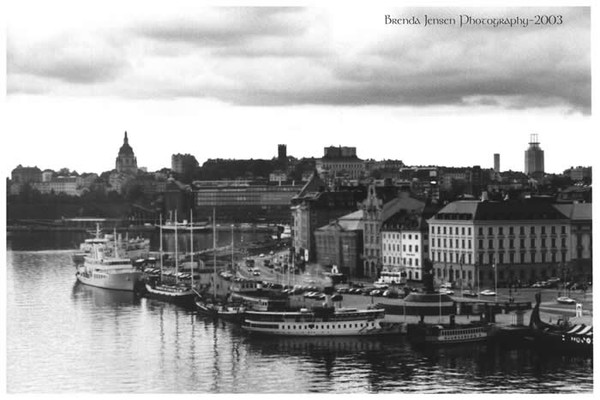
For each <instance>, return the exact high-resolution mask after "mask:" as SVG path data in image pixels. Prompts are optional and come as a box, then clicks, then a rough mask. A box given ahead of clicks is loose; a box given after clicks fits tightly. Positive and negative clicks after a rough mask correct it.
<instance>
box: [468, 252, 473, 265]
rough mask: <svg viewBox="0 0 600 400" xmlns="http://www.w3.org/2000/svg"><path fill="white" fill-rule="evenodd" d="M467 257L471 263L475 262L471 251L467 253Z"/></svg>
mask: <svg viewBox="0 0 600 400" xmlns="http://www.w3.org/2000/svg"><path fill="white" fill-rule="evenodd" d="M467 258H468V260H469V264H473V257H472V254H471V253H469V254H467Z"/></svg>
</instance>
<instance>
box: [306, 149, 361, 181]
mask: <svg viewBox="0 0 600 400" xmlns="http://www.w3.org/2000/svg"><path fill="white" fill-rule="evenodd" d="M316 168H317V172H318V173H319V174H320V175H321V176H323V178H324V179H325V180H326V181H328V182H329V183H331V182H333V180H334V179H335V178H342V179H352V180H356V179H359V178H361V177H363V176H364V174H365V163H364V162H363V160H361V159H360V158H358V157H357V156H356V147H345V146H344V147H342V146H338V147H335V146H330V147H325V149H324V155H323V157H322V158H321V159H319V160H317V163H316Z"/></svg>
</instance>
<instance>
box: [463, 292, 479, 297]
mask: <svg viewBox="0 0 600 400" xmlns="http://www.w3.org/2000/svg"><path fill="white" fill-rule="evenodd" d="M462 295H463V297H477V293H475V292H474V291H472V290H465V291H463V292H462Z"/></svg>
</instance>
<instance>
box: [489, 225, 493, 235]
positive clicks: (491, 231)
mask: <svg viewBox="0 0 600 400" xmlns="http://www.w3.org/2000/svg"><path fill="white" fill-rule="evenodd" d="M493 234H494V228H492V227H491V226H490V227H489V228H488V235H493Z"/></svg>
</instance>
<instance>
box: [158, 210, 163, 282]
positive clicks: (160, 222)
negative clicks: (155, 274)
mask: <svg viewBox="0 0 600 400" xmlns="http://www.w3.org/2000/svg"><path fill="white" fill-rule="evenodd" d="M158 226H159V227H160V248H159V253H160V281H161V282H162V274H163V240H162V228H163V227H162V213H161V214H160V217H159V222H158Z"/></svg>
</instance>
